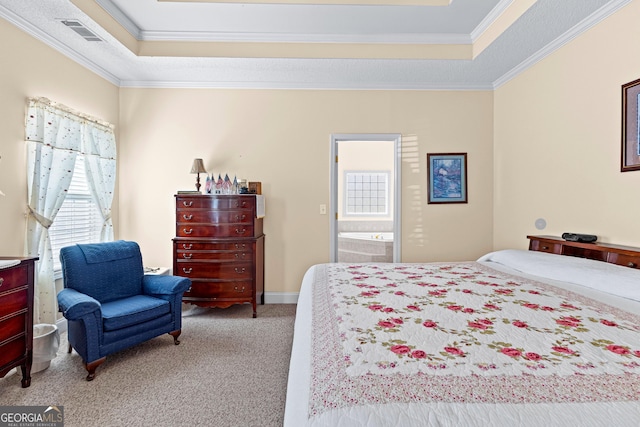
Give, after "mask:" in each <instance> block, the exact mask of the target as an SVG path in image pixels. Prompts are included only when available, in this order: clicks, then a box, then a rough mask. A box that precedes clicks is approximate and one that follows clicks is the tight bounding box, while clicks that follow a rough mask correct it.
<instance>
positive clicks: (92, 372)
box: [84, 357, 107, 381]
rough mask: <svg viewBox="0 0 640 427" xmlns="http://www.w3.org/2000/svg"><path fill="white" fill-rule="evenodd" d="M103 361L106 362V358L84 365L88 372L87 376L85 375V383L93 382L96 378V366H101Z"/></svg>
mask: <svg viewBox="0 0 640 427" xmlns="http://www.w3.org/2000/svg"><path fill="white" fill-rule="evenodd" d="M105 360H107V358H106V357H101V358H100V359H98V360H94V361H93V362H91V363H85V364H84V367H85V368H86V369H87V372H89V375H87V381H93V379H94V378H95V377H96V369H97V368H98V366H100V365H102V364H103V363H104V361H105Z"/></svg>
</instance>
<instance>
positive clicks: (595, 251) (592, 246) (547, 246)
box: [527, 236, 640, 268]
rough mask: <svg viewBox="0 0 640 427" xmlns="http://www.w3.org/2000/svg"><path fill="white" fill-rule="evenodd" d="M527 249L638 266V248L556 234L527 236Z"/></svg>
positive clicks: (639, 263) (639, 258)
mask: <svg viewBox="0 0 640 427" xmlns="http://www.w3.org/2000/svg"><path fill="white" fill-rule="evenodd" d="M527 239H529V250H530V251H539V252H549V253H552V254H558V255H569V256H575V257H579V258H588V259H595V260H598V261H604V262H608V263H611V264H617V265H622V266H625V267H630V268H640V256H639V255H638V250H639V249H638V248H635V247H632V246H622V245H612V244H607V243H580V242H568V241H566V240H564V239H562V238H561V237H556V236H527Z"/></svg>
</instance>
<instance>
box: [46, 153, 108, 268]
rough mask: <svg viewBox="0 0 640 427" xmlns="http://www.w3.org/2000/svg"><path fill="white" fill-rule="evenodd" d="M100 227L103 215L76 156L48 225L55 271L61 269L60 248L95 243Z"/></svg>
mask: <svg viewBox="0 0 640 427" xmlns="http://www.w3.org/2000/svg"><path fill="white" fill-rule="evenodd" d="M101 227H102V216H101V215H100V211H99V210H98V206H97V204H96V203H95V202H94V200H93V197H92V196H91V192H90V190H89V184H88V182H87V177H86V174H85V168H84V156H82V155H78V156H77V158H76V164H75V169H74V170H73V178H72V179H71V185H70V187H69V191H68V194H67V197H66V199H65V200H64V202H63V203H62V207H61V208H60V211H58V215H56V217H55V219H54V220H53V224H51V227H49V238H50V239H51V250H52V252H53V269H54V272H56V273H59V272H60V271H61V268H62V266H61V265H60V249H62V248H63V247H65V246H70V245H75V244H77V243H96V242H98V241H99V240H100V229H101Z"/></svg>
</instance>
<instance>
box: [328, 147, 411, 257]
mask: <svg viewBox="0 0 640 427" xmlns="http://www.w3.org/2000/svg"><path fill="white" fill-rule="evenodd" d="M400 149H401V135H400V134H334V135H331V209H330V212H331V226H330V231H331V249H330V250H331V254H330V260H331V262H400V259H401V254H400V248H401V213H400V206H401V201H400V199H401V183H400V175H401V163H400V160H401V159H400Z"/></svg>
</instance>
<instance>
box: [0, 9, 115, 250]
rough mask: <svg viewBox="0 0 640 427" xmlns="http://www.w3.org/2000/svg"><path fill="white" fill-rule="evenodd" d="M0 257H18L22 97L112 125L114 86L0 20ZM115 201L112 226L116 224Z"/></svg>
mask: <svg viewBox="0 0 640 427" xmlns="http://www.w3.org/2000/svg"><path fill="white" fill-rule="evenodd" d="M0 40H2V43H0V58H2V60H1V61H2V64H1V65H0V156H2V160H1V161H0V190H2V191H3V192H4V193H5V195H6V196H5V197H2V196H0V255H2V256H21V255H23V254H24V234H25V227H26V217H25V212H26V210H27V209H26V206H27V177H26V147H25V143H24V123H25V111H26V99H27V98H28V97H36V96H43V97H47V98H49V99H51V100H52V101H55V102H59V103H61V104H65V105H67V106H69V107H71V108H73V109H75V110H79V111H83V112H85V113H87V114H91V115H93V116H95V117H98V118H101V119H103V120H106V121H108V122H111V123H113V124H115V125H116V132H117V130H118V91H119V89H118V87H116V86H115V85H113V84H111V83H109V82H107V81H106V80H104V79H103V78H101V77H99V76H97V75H96V74H94V73H93V72H91V71H89V70H87V69H86V68H84V67H82V66H80V65H78V64H77V63H75V62H74V61H72V60H71V59H69V58H67V57H66V56H64V55H62V54H60V53H58V52H57V51H55V50H54V49H52V48H50V47H48V46H47V45H45V44H43V43H41V42H39V41H37V40H36V39H34V38H33V37H31V36H29V35H27V34H26V33H24V32H23V31H21V30H19V29H17V28H16V27H14V26H13V25H11V24H9V23H8V22H7V21H5V20H3V19H0ZM117 210H118V200H117V194H116V198H115V201H114V226H115V227H116V230H117V226H118V214H117Z"/></svg>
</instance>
